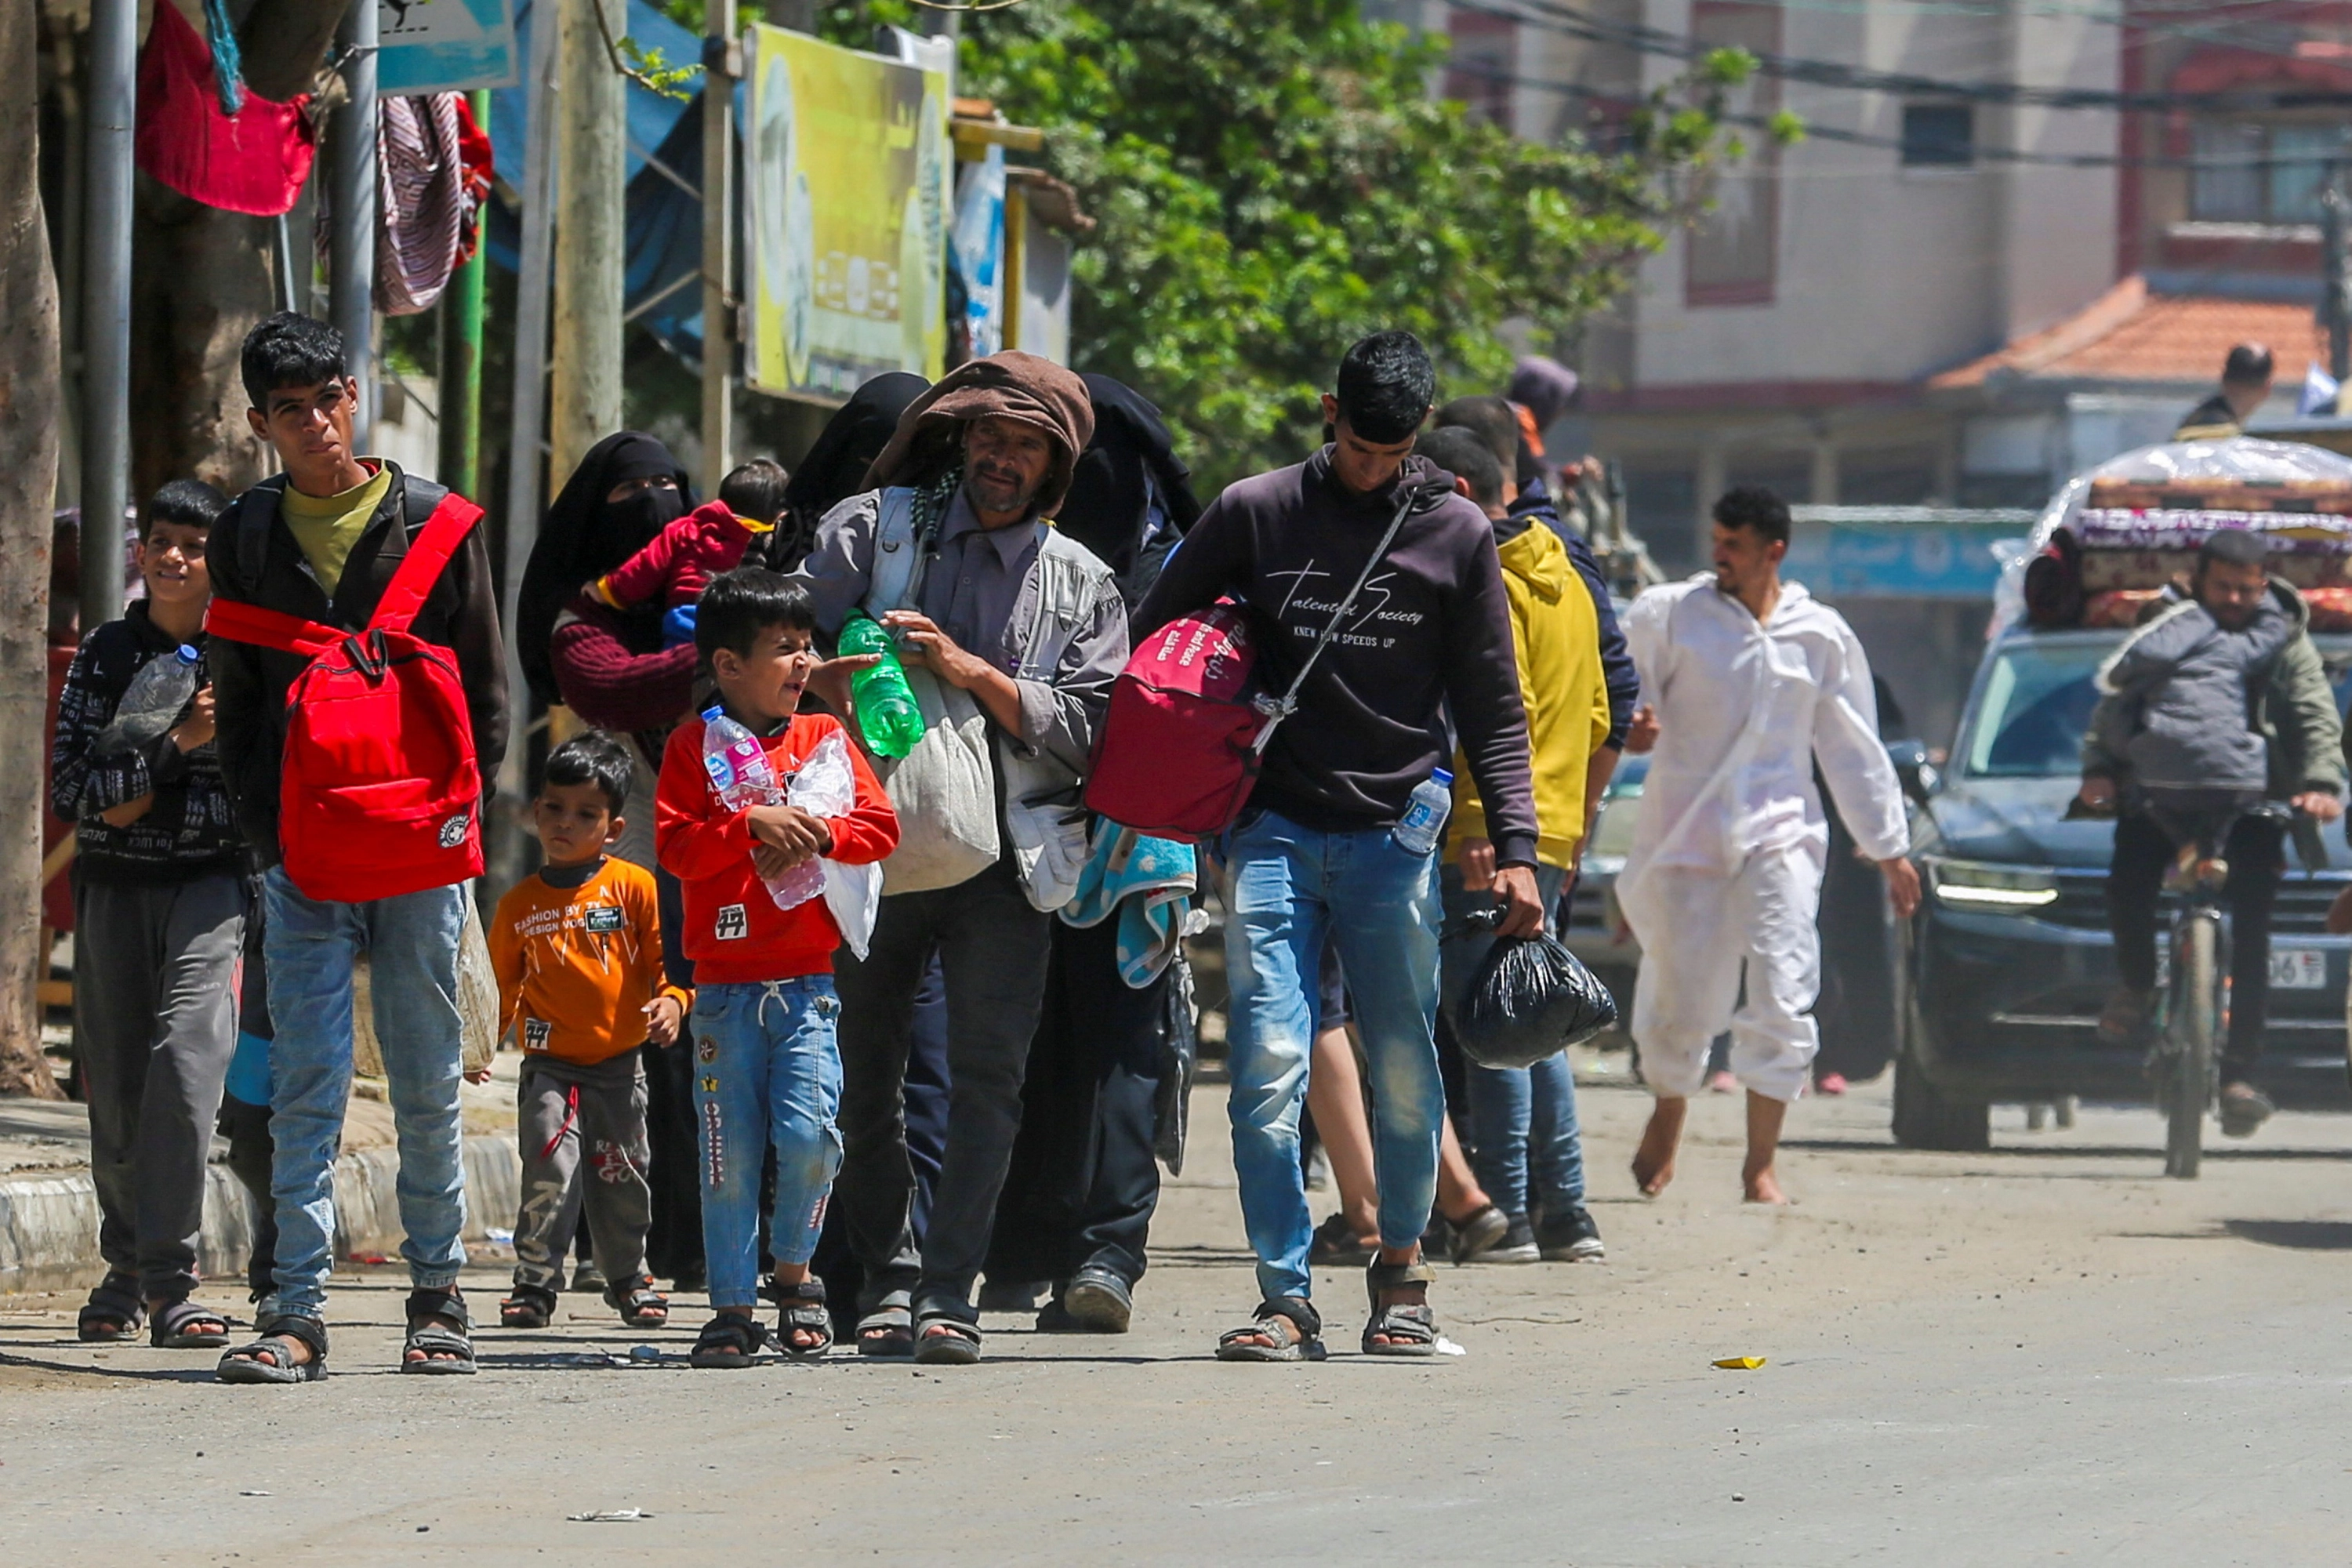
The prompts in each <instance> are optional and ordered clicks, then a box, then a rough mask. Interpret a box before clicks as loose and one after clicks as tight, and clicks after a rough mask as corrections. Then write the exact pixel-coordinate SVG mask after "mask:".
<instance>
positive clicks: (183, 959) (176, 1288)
mask: <svg viewBox="0 0 2352 1568" xmlns="http://www.w3.org/2000/svg"><path fill="white" fill-rule="evenodd" d="M246 907H247V896H246V885H245V880H244V879H243V878H241V877H233V876H220V877H205V878H200V879H197V880H195V881H193V882H182V883H177V884H170V885H165V886H161V887H128V886H115V885H111V884H109V883H104V882H95V881H85V880H83V879H80V878H79V877H77V878H76V879H75V881H74V1035H75V1038H76V1041H77V1047H76V1048H77V1049H78V1051H79V1059H80V1064H81V1080H82V1084H83V1086H84V1087H83V1092H84V1093H85V1094H86V1095H87V1096H88V1097H89V1163H90V1176H91V1179H92V1181H93V1183H94V1184H96V1186H97V1188H98V1205H99V1212H100V1216H101V1217H100V1225H99V1230H98V1250H99V1253H100V1256H101V1257H103V1258H105V1259H106V1267H107V1271H108V1272H109V1273H112V1274H135V1275H137V1276H138V1279H139V1289H140V1293H141V1294H142V1296H145V1297H147V1298H148V1299H150V1300H165V1301H173V1300H180V1299H181V1298H182V1297H184V1296H187V1295H189V1294H190V1293H192V1292H193V1291H194V1289H196V1284H197V1279H196V1241H197V1236H198V1232H199V1231H200V1229H201V1228H202V1226H203V1223H204V1212H205V1161H206V1160H207V1158H209V1156H210V1154H211V1152H212V1138H213V1122H214V1121H215V1118H217V1117H218V1116H219V1114H220V1103H221V1084H222V1083H223V1081H224V1080H226V1079H227V1077H228V1059H229V1058H230V1056H231V1055H232V1054H234V1053H235V1051H236V961H237V955H238V954H239V953H240V952H242V951H243V949H244V943H245V918H246Z"/></svg>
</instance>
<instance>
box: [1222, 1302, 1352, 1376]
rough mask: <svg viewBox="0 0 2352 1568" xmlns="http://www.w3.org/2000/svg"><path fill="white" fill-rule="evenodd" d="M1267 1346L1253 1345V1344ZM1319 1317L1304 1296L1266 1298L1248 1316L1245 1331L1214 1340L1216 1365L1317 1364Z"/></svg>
mask: <svg viewBox="0 0 2352 1568" xmlns="http://www.w3.org/2000/svg"><path fill="white" fill-rule="evenodd" d="M1261 1339H1265V1340H1271V1341H1273V1343H1271V1344H1264V1345H1262V1344H1257V1343H1255V1341H1257V1340H1261ZM1326 1353H1328V1352H1325V1350H1324V1348H1323V1316H1322V1314H1321V1313H1319V1312H1318V1311H1317V1310H1315V1307H1314V1303H1312V1302H1310V1301H1308V1300H1307V1298H1306V1297H1304V1296H1269V1297H1267V1298H1266V1299H1265V1300H1263V1301H1260V1302H1259V1303H1258V1304H1257V1310H1256V1311H1255V1312H1253V1313H1251V1314H1250V1323H1249V1326H1248V1327H1247V1328H1242V1329H1227V1330H1226V1331H1224V1332H1223V1333H1222V1334H1219V1335H1218V1336H1217V1359H1218V1360H1219V1361H1321V1360H1322V1359H1323V1358H1324V1356H1325V1354H1326Z"/></svg>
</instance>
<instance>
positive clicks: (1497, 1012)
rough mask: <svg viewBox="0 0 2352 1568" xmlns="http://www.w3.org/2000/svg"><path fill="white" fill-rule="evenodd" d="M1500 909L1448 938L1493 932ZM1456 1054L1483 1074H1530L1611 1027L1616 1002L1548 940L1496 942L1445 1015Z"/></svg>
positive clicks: (1468, 921) (1481, 913) (1472, 919)
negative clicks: (1524, 1070)
mask: <svg viewBox="0 0 2352 1568" xmlns="http://www.w3.org/2000/svg"><path fill="white" fill-rule="evenodd" d="M1501 919H1502V910H1500V909H1499V908H1496V909H1493V910H1478V911H1476V912H1475V913H1474V914H1471V915H1469V916H1466V917H1465V919H1464V920H1463V921H1461V923H1460V925H1459V926H1458V927H1457V928H1456V929H1455V930H1454V931H1449V932H1448V934H1449V935H1460V934H1465V933H1466V932H1469V931H1479V930H1486V931H1492V930H1493V929H1494V928H1495V926H1496V924H1497V923H1498V922H1499V921H1501ZM1452 1011H1453V1018H1454V1037H1455V1038H1456V1039H1457V1040H1459V1041H1460V1042H1461V1045H1462V1054H1463V1055H1465V1056H1466V1057H1468V1058H1470V1059H1471V1060H1472V1061H1474V1062H1475V1063H1477V1064H1478V1065H1479V1066H1480V1067H1482V1068H1527V1067H1533V1066H1535V1064H1536V1063H1538V1062H1539V1061H1542V1060H1543V1059H1544V1058H1546V1057H1549V1056H1551V1055H1552V1054H1553V1053H1555V1052H1557V1051H1559V1050H1562V1049H1564V1048H1566V1047H1570V1046H1580V1045H1582V1044H1583V1043H1584V1042H1585V1041H1587V1040H1589V1039H1591V1037H1593V1036H1595V1035H1597V1034H1599V1033H1601V1030H1603V1029H1607V1028H1612V1027H1614V1026H1615V1025H1616V1023H1617V999H1616V998H1615V997H1614V996H1612V995H1611V994H1609V987H1607V986H1606V985H1603V984H1601V982H1600V981H1599V980H1598V979H1596V978H1594V976H1593V973H1592V971H1591V970H1589V969H1587V968H1585V967H1584V965H1583V964H1582V963H1580V962H1579V961H1578V959H1577V956H1576V954H1574V953H1572V952H1569V951H1568V949H1566V948H1564V947H1562V946H1560V944H1559V942H1555V941H1553V940H1552V938H1551V937H1550V936H1549V935H1545V936H1533V937H1503V938H1500V939H1498V940H1497V941H1496V943H1495V945H1494V946H1493V947H1491V948H1489V949H1487V950H1486V959H1485V960H1484V961H1483V962H1482V963H1480V964H1479V965H1478V973H1476V974H1475V976H1473V977H1472V979H1471V982H1470V986H1469V989H1468V991H1467V992H1465V994H1464V995H1463V996H1462V998H1461V1000H1460V1001H1458V1002H1456V1003H1455V1004H1454V1007H1453V1009H1452Z"/></svg>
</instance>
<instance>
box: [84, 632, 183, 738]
mask: <svg viewBox="0 0 2352 1568" xmlns="http://www.w3.org/2000/svg"><path fill="white" fill-rule="evenodd" d="M203 657H204V656H203V655H201V654H199V653H197V652H196V650H195V649H194V648H192V647H189V646H188V645H187V644H185V643H182V644H181V645H180V646H179V647H175V648H173V650H172V651H171V652H170V653H167V654H162V655H159V656H157V657H156V658H151V659H149V660H148V661H147V662H146V663H145V664H143V665H142V666H141V667H140V669H139V673H138V674H136V675H134V676H132V677H131V686H130V688H129V689H127V690H125V691H124V692H123V694H122V701H121V705H120V706H118V707H117V708H116V709H115V710H114V721H113V722H112V723H110V724H109V725H108V726H107V727H106V728H105V729H104V730H102V731H100V732H99V737H98V745H97V750H99V751H100V752H118V751H133V750H136V749H137V748H139V747H142V746H145V745H148V744H150V743H151V742H153V741H154V739H155V738H156V737H157V736H159V735H161V734H163V731H166V730H169V729H170V728H171V727H172V724H173V721H175V720H177V719H178V718H179V716H180V710H182V709H184V708H185V707H186V706H187V705H188V699H189V698H191V697H194V695H195V694H196V660H197V659H199V658H203Z"/></svg>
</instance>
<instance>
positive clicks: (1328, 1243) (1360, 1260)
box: [1307, 1211, 1372, 1268]
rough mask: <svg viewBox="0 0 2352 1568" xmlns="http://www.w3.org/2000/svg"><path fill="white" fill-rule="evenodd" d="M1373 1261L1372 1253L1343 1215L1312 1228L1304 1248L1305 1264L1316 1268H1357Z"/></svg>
mask: <svg viewBox="0 0 2352 1568" xmlns="http://www.w3.org/2000/svg"><path fill="white" fill-rule="evenodd" d="M1371 1260H1372V1249H1371V1248H1370V1247H1366V1246H1365V1245H1364V1238H1363V1237H1360V1236H1358V1235H1357V1234H1356V1227H1355V1226H1352V1225H1349V1223H1348V1215H1347V1214H1346V1212H1345V1211H1342V1212H1340V1213H1338V1214H1335V1215H1332V1216H1331V1217H1330V1218H1328V1219H1327V1220H1325V1221H1324V1222H1323V1223H1322V1224H1321V1225H1318V1226H1316V1227H1315V1234H1314V1236H1313V1237H1310V1238H1309V1239H1308V1241H1307V1262H1308V1263H1310V1264H1312V1265H1314V1266H1315V1267H1316V1268H1360V1267H1361V1266H1363V1265H1364V1264H1367V1263H1370V1261H1371Z"/></svg>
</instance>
